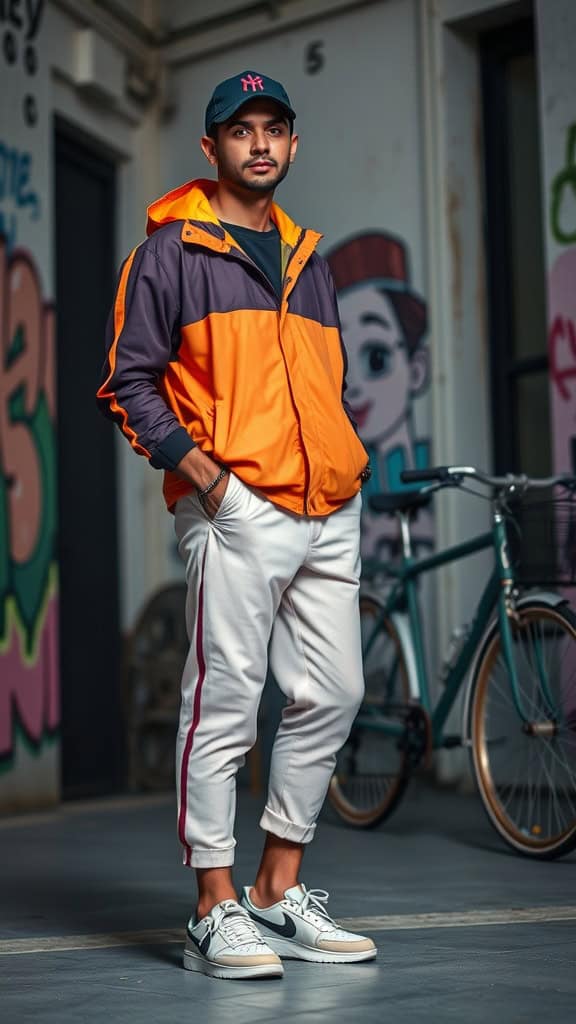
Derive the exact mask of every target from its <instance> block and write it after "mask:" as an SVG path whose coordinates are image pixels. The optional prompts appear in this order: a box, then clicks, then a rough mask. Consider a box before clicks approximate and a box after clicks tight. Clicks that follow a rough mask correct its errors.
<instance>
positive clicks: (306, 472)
mask: <svg viewBox="0 0 576 1024" xmlns="http://www.w3.org/2000/svg"><path fill="white" fill-rule="evenodd" d="M304 235H305V232H304V231H302V232H301V233H300V237H299V239H298V241H297V242H296V245H295V246H294V248H293V250H292V252H291V253H290V257H289V259H288V262H287V264H286V271H288V269H289V267H290V264H291V262H292V260H293V259H294V256H295V255H296V253H297V252H298V249H299V248H300V246H301V244H302V241H303V239H304ZM236 253H237V254H236ZM224 255H227V256H230V257H231V258H232V259H240V260H242V262H244V263H248V264H249V266H251V267H254V269H255V270H256V271H257V272H258V274H259V275H260V277H261V278H262V280H263V281H265V282H266V284H267V285H268V286H269V288H270V291H271V292H272V293H273V294H274V298H275V299H276V300H277V301H278V295H277V293H276V289H275V288H274V285H273V284H272V282H271V281H270V278H269V277H267V275H266V274H265V273H264V271H263V270H261V269H260V267H259V266H258V264H257V263H255V262H254V260H253V259H250V256H248V254H247V253H245V252H244V250H243V249H240V248H238V249H237V250H235V252H232V251H230V252H228V253H225V254H224ZM291 283H292V278H291V277H287V276H286V274H285V275H284V277H283V279H282V294H281V296H280V301H279V304H278V310H277V312H278V321H279V322H278V332H279V333H280V326H281V318H282V302H283V298H284V285H285V284H286V285H288V284H291ZM290 391H292V389H291V388H290ZM294 408H295V409H296V414H297V416H298V426H299V429H300V440H301V442H302V455H303V457H304V501H303V503H302V511H303V513H304V515H308V512H309V509H308V500H309V491H310V460H309V458H308V452H307V451H306V445H305V444H304V436H303V433H302V421H301V418H300V412H299V410H298V406H297V405H296V402H294Z"/></svg>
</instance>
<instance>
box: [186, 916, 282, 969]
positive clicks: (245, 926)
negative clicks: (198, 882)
mask: <svg viewBox="0 0 576 1024" xmlns="http://www.w3.org/2000/svg"><path fill="white" fill-rule="evenodd" d="M186 932H187V939H186V946H185V948H184V967H185V968H186V970H187V971H199V972H200V973H201V974H208V975H209V976H210V977H211V978H281V977H282V975H283V974H284V969H283V967H282V964H281V962H280V960H279V959H278V956H277V955H276V953H274V951H273V950H272V949H270V946H268V945H267V944H266V942H265V941H264V939H263V938H262V936H261V934H260V932H259V930H258V927H257V926H256V925H255V924H254V922H253V921H251V920H250V917H249V916H248V914H247V912H246V911H245V910H243V908H242V907H241V906H240V904H239V903H237V902H236V900H222V902H221V903H217V904H216V906H215V907H213V908H212V910H211V911H210V913H209V914H207V915H206V917H203V918H202V920H201V921H198V923H197V924H195V923H194V919H193V918H190V921H189V922H188V927H187V928H186Z"/></svg>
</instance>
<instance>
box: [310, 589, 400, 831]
mask: <svg viewBox="0 0 576 1024" xmlns="http://www.w3.org/2000/svg"><path fill="white" fill-rule="evenodd" d="M381 616H382V606H381V605H380V604H379V602H378V601H377V600H375V599H374V598H372V597H361V598H360V621H361V625H362V646H363V649H364V650H366V645H367V644H368V643H369V642H370V640H371V638H372V636H373V634H374V631H375V629H377V628H378V633H377V635H376V637H375V640H374V642H373V643H372V645H371V647H370V650H369V652H368V653H367V655H366V656H365V659H364V678H365V682H366V693H365V697H364V700H363V702H362V706H361V707H360V710H359V712H358V715H357V717H356V720H355V722H354V724H353V726H352V730H351V732H350V736H349V737H348V740H347V742H346V744H345V745H344V747H343V748H342V750H341V751H340V754H339V755H338V760H337V763H336V771H335V773H334V775H333V777H332V781H331V784H330V789H329V793H328V797H329V800H330V803H331V804H332V806H333V807H334V809H335V810H336V812H337V813H338V814H339V815H340V817H341V818H342V819H343V820H344V821H346V822H347V823H348V824H349V825H355V826H356V827H358V828H370V827H372V826H374V825H377V824H378V823H379V822H381V821H383V820H384V819H385V818H387V817H388V815H389V814H391V813H392V811H393V810H394V808H395V807H396V805H397V803H398V801H399V800H400V798H401V796H402V794H403V792H404V789H405V787H406V783H407V782H408V758H407V754H406V751H405V744H404V745H403V744H402V738H403V729H404V719H405V712H406V706H407V704H408V700H409V697H410V690H409V682H408V673H407V670H406V663H405V660H404V654H403V651H402V645H401V643H400V640H399V638H398V633H397V631H396V629H395V628H394V624H393V622H392V621H391V620H390V619H388V618H385V619H384V620H383V622H382V623H381V625H380V626H379V627H378V622H379V620H380V619H381ZM385 726H389V727H390V726H392V728H394V729H395V731H396V735H394V736H393V735H390V732H388V733H387V732H386V731H385Z"/></svg>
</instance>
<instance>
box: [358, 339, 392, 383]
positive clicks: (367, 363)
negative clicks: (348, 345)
mask: <svg viewBox="0 0 576 1024" xmlns="http://www.w3.org/2000/svg"><path fill="white" fill-rule="evenodd" d="M362 365H363V369H364V373H365V375H366V377H372V378H374V377H385V376H386V375H387V374H389V373H391V371H392V350H391V349H390V348H389V347H388V345H383V344H382V343H381V342H368V343H367V344H366V345H364V346H363V347H362Z"/></svg>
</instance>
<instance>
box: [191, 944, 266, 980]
mask: <svg viewBox="0 0 576 1024" xmlns="http://www.w3.org/2000/svg"><path fill="white" fill-rule="evenodd" d="M183 966H184V968H185V969H186V970H187V971H196V972H197V973H198V974H206V975H207V976H208V977H209V978H222V979H229V978H236V979H238V980H240V979H242V978H281V977H282V976H283V974H284V968H283V967H282V964H257V965H250V966H247V967H243V966H241V965H239V966H238V967H230V966H229V965H228V964H219V963H217V962H216V961H215V960H208V959H207V957H205V956H202V954H201V953H193V952H191V951H190V950H188V949H185V950H184V958H183Z"/></svg>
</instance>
